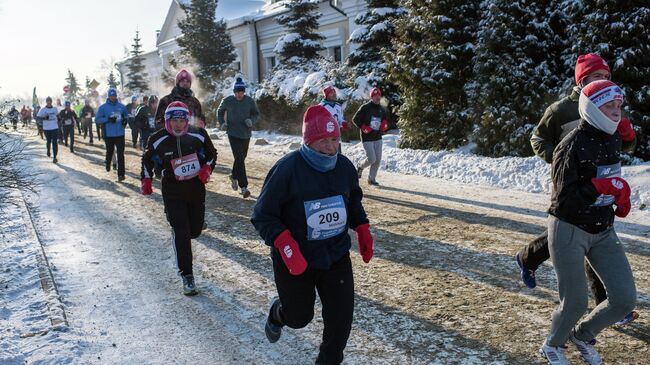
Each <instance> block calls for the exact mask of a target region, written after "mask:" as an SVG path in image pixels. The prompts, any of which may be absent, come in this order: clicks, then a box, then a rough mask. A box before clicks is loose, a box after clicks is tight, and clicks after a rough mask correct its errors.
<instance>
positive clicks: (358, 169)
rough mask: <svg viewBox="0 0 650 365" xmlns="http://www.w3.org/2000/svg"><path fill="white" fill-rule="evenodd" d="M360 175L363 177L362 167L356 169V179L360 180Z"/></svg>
mask: <svg viewBox="0 0 650 365" xmlns="http://www.w3.org/2000/svg"><path fill="white" fill-rule="evenodd" d="M361 175H363V167H361V166H359V167H357V177H358V178H359V179H361Z"/></svg>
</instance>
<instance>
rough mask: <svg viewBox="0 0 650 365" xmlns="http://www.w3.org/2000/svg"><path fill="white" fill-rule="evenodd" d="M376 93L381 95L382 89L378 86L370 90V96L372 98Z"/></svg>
mask: <svg viewBox="0 0 650 365" xmlns="http://www.w3.org/2000/svg"><path fill="white" fill-rule="evenodd" d="M375 95H379V96H381V90H380V89H379V88H378V87H373V88H372V90H370V98H371V99H372V98H373V97H374V96H375Z"/></svg>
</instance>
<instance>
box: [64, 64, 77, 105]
mask: <svg viewBox="0 0 650 365" xmlns="http://www.w3.org/2000/svg"><path fill="white" fill-rule="evenodd" d="M65 82H66V85H67V86H68V92H67V93H65V94H64V97H65V98H66V100H74V99H75V98H77V96H78V95H79V91H81V88H80V87H79V84H78V83H77V78H76V77H75V76H74V74H73V73H72V71H70V69H68V77H66V78H65Z"/></svg>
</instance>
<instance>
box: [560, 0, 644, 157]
mask: <svg viewBox="0 0 650 365" xmlns="http://www.w3.org/2000/svg"><path fill="white" fill-rule="evenodd" d="M567 14H572V15H573V21H572V26H571V27H570V32H571V36H572V38H573V47H572V48H571V53H570V54H568V55H567V57H566V63H567V64H569V65H575V60H576V58H577V57H578V55H579V54H584V53H597V54H599V55H600V56H601V57H603V58H604V59H605V60H606V61H607V62H608V63H609V67H610V70H611V74H612V81H614V82H616V83H617V84H619V85H620V86H621V87H622V88H623V90H624V91H625V104H624V105H623V107H624V109H625V112H626V114H627V115H628V117H629V118H630V121H631V122H632V124H633V125H635V131H636V135H637V147H636V150H635V152H634V155H635V156H637V157H640V158H642V159H643V160H645V161H648V160H650V138H649V136H650V57H649V56H648V55H650V27H649V26H648V25H649V24H650V7H649V6H648V2H647V1H644V0H630V1H615V0H598V1H585V0H582V1H579V0H578V1H572V2H570V3H569V6H568V8H567Z"/></svg>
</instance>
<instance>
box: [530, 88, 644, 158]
mask: <svg viewBox="0 0 650 365" xmlns="http://www.w3.org/2000/svg"><path fill="white" fill-rule="evenodd" d="M579 99H580V90H578V89H577V88H574V89H573V91H572V92H571V95H569V96H567V97H564V98H562V99H560V100H558V101H556V102H555V103H553V104H551V105H550V106H549V107H548V108H546V111H544V115H543V116H542V119H541V120H540V121H539V124H538V125H537V128H535V130H534V131H533V135H532V136H531V137H530V144H531V146H532V147H533V151H534V152H535V154H536V155H537V156H539V157H540V158H541V159H542V160H544V161H546V163H551V161H553V151H554V150H555V147H556V146H557V145H558V144H559V143H560V141H561V140H562V139H563V138H564V137H565V136H566V135H567V134H569V132H571V131H572V130H574V129H575V128H576V127H577V126H578V124H580V119H581V118H580V113H579V112H578V100H579ZM635 146H636V138H635V139H634V140H633V141H630V142H623V152H630V151H633V150H634V147H635Z"/></svg>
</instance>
